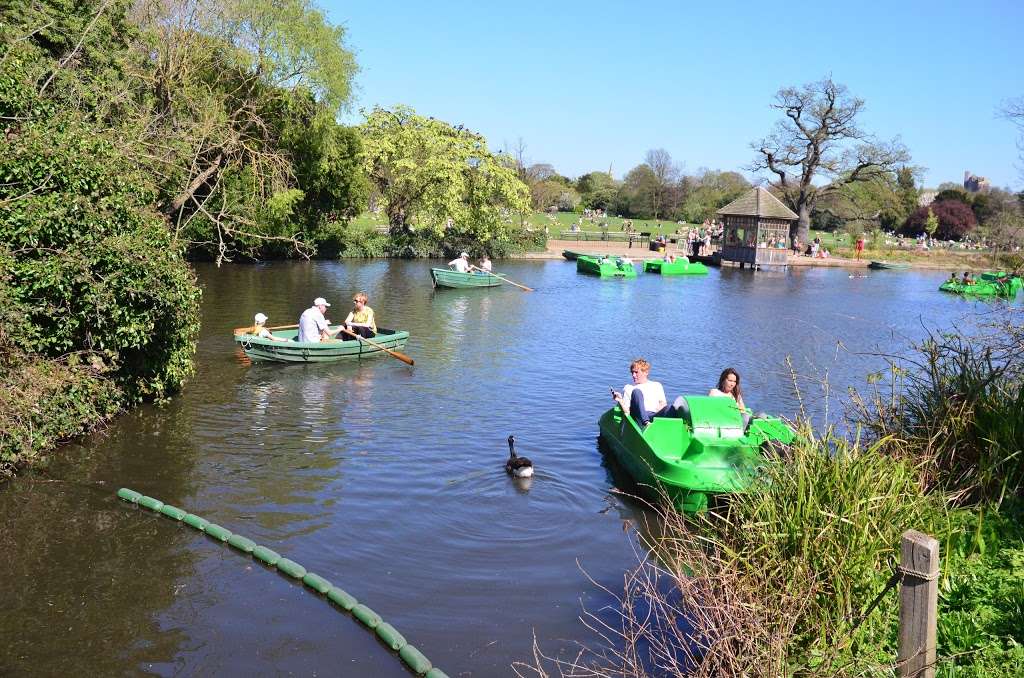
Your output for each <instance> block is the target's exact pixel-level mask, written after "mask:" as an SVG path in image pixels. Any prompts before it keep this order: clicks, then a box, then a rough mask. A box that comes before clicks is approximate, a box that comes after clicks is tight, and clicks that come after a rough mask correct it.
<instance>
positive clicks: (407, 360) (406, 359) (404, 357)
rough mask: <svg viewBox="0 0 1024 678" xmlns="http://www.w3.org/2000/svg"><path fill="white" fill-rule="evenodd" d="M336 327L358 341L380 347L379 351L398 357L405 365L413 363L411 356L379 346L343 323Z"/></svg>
mask: <svg viewBox="0 0 1024 678" xmlns="http://www.w3.org/2000/svg"><path fill="white" fill-rule="evenodd" d="M338 329H340V330H341V331H342V332H344V333H345V334H351V335H352V336H353V337H355V338H356V339H358V340H359V341H362V342H365V343H367V344H369V345H370V346H373V347H374V348H377V349H380V350H381V351H384V352H385V353H387V354H388V355H389V356H391V357H392V358H398V359H399V360H401V361H402V362H403V363H405V364H406V365H414V364H415V361H414V360H413V359H412V358H410V357H409V356H407V355H405V354H404V353H399V352H398V351H392V350H391V349H390V348H385V347H384V346H381V345H380V344H378V343H377V342H376V341H371V340H370V339H367V338H366V337H364V336H362V335H359V334H356V333H355V332H353V331H352V330H349V329H346V328H345V326H344V325H342V326H341V327H339V328H338Z"/></svg>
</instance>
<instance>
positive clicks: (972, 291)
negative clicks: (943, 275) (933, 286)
mask: <svg viewBox="0 0 1024 678" xmlns="http://www.w3.org/2000/svg"><path fill="white" fill-rule="evenodd" d="M1022 286H1024V281H1022V280H1021V278H1020V276H1017V275H1014V276H1007V275H1006V273H1004V272H1003V271H989V272H987V273H982V274H981V275H979V276H978V277H977V278H976V279H975V282H974V284H973V285H965V284H963V283H962V282H959V281H953V280H947V281H946V282H944V283H942V284H941V285H940V286H939V290H941V291H942V292H950V293H952V294H962V295H964V296H966V297H1005V298H1006V299H1013V298H1014V297H1016V296H1017V292H1020V289H1021V287H1022Z"/></svg>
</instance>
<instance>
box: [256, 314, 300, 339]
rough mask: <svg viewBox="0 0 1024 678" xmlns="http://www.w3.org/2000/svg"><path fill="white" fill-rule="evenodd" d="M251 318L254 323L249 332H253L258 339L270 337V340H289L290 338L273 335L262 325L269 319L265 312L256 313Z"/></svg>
mask: <svg viewBox="0 0 1024 678" xmlns="http://www.w3.org/2000/svg"><path fill="white" fill-rule="evenodd" d="M253 320H254V321H255V324H254V325H253V326H252V331H251V332H250V334H255V335H256V336H257V337H259V338H260V339H270V340H271V341H291V339H285V338H284V337H275V336H274V335H273V334H271V333H270V330H268V329H267V328H266V327H264V325H266V324H267V320H269V318H268V317H267V316H266V315H265V314H263V313H257V314H256V317H255V318H253Z"/></svg>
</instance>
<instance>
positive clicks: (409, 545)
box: [0, 260, 984, 676]
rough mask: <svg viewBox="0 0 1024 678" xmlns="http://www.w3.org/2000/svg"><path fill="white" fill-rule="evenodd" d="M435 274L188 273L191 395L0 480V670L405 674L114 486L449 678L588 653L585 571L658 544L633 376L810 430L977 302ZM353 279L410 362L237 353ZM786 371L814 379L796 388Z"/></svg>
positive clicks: (750, 280) (931, 288)
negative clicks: (617, 401) (269, 325)
mask: <svg viewBox="0 0 1024 678" xmlns="http://www.w3.org/2000/svg"><path fill="white" fill-rule="evenodd" d="M431 263H432V262H409V261H397V260H387V261H372V262H293V263H286V264H272V265H255V266H232V267H224V268H221V269H216V268H214V267H212V266H199V267H198V272H199V276H200V280H201V281H202V284H203V286H204V288H205V294H204V305H203V310H202V313H203V327H202V334H201V336H200V339H199V344H198V353H197V374H196V377H195V378H194V379H193V380H192V381H191V382H190V383H189V384H188V386H187V388H186V390H185V393H184V394H183V395H182V396H181V397H179V398H176V399H174V400H173V401H171V402H170V403H169V404H167V405H165V406H162V407H147V408H143V409H141V410H139V411H137V412H134V413H131V414H129V415H127V416H125V417H122V418H121V419H119V420H118V421H117V422H115V423H114V424H113V425H112V426H111V428H110V430H109V431H108V432H107V433H106V434H104V435H98V436H93V437H91V438H89V439H87V440H85V441H83V444H82V445H79V446H71V447H69V448H67V449H66V450H65V451H64V453H63V454H62V455H59V456H58V457H57V459H56V460H55V462H54V464H53V465H52V468H51V470H50V471H49V475H48V476H47V477H46V478H45V479H46V480H59V481H62V482H56V483H49V482H47V483H37V484H33V483H17V484H15V485H12V486H8V487H6V488H4V489H3V490H2V491H0V527H2V528H3V530H2V532H0V565H2V566H3V567H4V569H3V570H2V571H3V572H4V573H9V576H7V577H5V578H4V579H3V583H2V584H0V609H3V610H4V611H5V614H3V615H0V634H2V635H3V637H4V639H5V643H3V644H0V647H3V649H0V673H5V672H6V673H23V672H25V670H26V669H25V667H30V669H31V670H32V671H34V672H37V673H41V674H54V673H62V672H65V671H68V670H78V671H80V670H82V669H83V668H84V669H86V670H87V671H88V672H89V673H95V674H101V675H120V674H131V673H137V672H144V671H148V672H155V673H162V674H175V673H181V674H200V673H205V674H208V675H215V674H218V673H235V674H238V673H253V674H275V673H287V672H293V673H298V674H301V675H311V674H313V673H330V674H335V673H338V672H339V669H338V667H339V666H345V667H346V668H348V669H350V671H349V673H351V674H352V675H368V674H371V673H372V674H374V675H381V676H389V675H394V676H400V675H406V674H405V672H404V670H403V669H402V668H401V666H400V665H399V664H398V662H397V660H395V659H394V657H392V656H391V655H390V654H389V653H387V652H386V651H384V650H383V649H382V648H381V646H380V644H379V643H378V642H377V641H376V640H374V639H373V638H372V636H370V635H369V634H367V633H366V632H365V631H364V630H363V629H361V628H360V627H359V626H358V625H356V624H354V623H353V622H352V621H351V619H349V618H347V617H346V616H344V615H338V614H337V613H336V612H335V611H333V610H331V609H330V608H329V607H328V606H326V605H324V604H323V603H322V600H319V599H318V598H316V597H315V596H311V595H309V594H308V592H306V591H304V589H303V587H302V586H300V585H299V586H297V585H295V584H294V583H292V582H288V581H287V580H284V579H282V578H280V577H278V576H277V575H274V574H273V573H271V572H267V571H266V570H264V569H263V568H261V567H259V566H254V564H253V563H252V561H251V560H250V559H245V558H244V557H241V556H239V555H238V554H236V553H234V552H233V551H230V550H228V549H225V548H224V547H222V546H218V545H216V544H213V543H212V542H211V541H210V540H208V539H206V538H205V537H202V536H196V534H195V533H194V532H191V531H189V530H184V531H183V530H179V529H177V528H176V526H175V525H173V524H171V523H170V522H169V521H166V520H162V519H158V518H156V517H153V516H147V515H144V514H139V513H138V512H133V511H132V510H131V509H130V508H129V507H127V506H125V505H123V504H121V503H120V502H118V501H117V500H116V499H114V498H113V492H114V491H115V490H116V488H117V487H120V486H130V487H134V488H135V489H138V490H140V491H143V492H146V493H147V494H150V495H152V496H156V497H159V498H160V499H163V500H165V501H169V502H171V503H174V504H176V505H179V506H182V507H185V508H187V509H189V510H191V511H193V512H195V513H198V514H200V515H204V516H206V517H208V518H210V519H212V520H215V521H216V522H219V523H220V524H222V525H224V526H226V527H228V528H229V529H232V530H233V531H237V532H241V533H243V534H245V535H246V536H248V537H250V538H252V539H254V540H255V541H257V542H258V543H262V544H266V545H268V546H270V547H272V548H274V549H275V550H277V551H279V552H281V553H284V554H286V555H288V557H290V558H292V559H294V560H296V561H297V562H300V563H302V564H303V565H305V566H306V567H307V568H309V569H311V570H314V571H316V572H317V573H319V574H321V575H323V576H325V577H327V578H328V579H331V580H333V581H335V582H336V583H338V584H339V585H341V586H343V587H344V588H346V589H347V590H349V591H350V592H351V593H353V594H354V595H356V596H357V597H358V598H360V599H361V600H365V601H366V602H367V603H369V604H370V605H371V606H372V607H373V608H374V609H375V610H377V611H378V612H379V613H380V614H381V615H382V616H383V617H384V618H385V619H387V620H388V621H390V622H391V623H393V624H394V625H395V626H396V627H397V628H398V629H399V630H400V631H401V632H402V633H403V634H404V635H405V636H406V637H407V638H408V639H409V640H410V641H411V642H413V643H415V644H416V645H417V646H418V647H420V648H421V649H423V650H424V652H426V654H427V655H428V656H429V657H430V658H431V659H432V660H433V661H434V662H435V663H436V664H437V665H439V666H442V667H443V668H444V669H445V670H446V671H447V672H448V673H449V674H450V675H456V674H458V673H459V672H467V673H469V674H472V675H496V674H504V673H507V672H508V666H509V664H510V663H511V662H512V661H514V660H517V659H522V658H524V657H528V656H529V655H530V649H531V643H532V639H533V633H534V632H536V634H537V637H538V638H540V639H542V640H544V641H546V645H545V649H547V650H551V651H559V650H565V651H569V649H570V648H571V643H570V642H569V641H562V640H559V639H566V638H578V637H580V634H581V627H580V624H579V621H578V615H579V612H580V601H581V600H583V601H590V603H597V607H600V605H602V604H604V602H607V595H606V594H604V593H602V592H600V591H599V590H597V589H595V588H594V587H593V585H592V584H591V583H590V582H589V581H588V580H587V578H586V577H584V576H583V574H582V573H581V572H580V567H581V566H582V567H583V568H584V569H586V571H587V572H588V574H589V575H590V576H592V577H593V578H594V579H595V580H596V581H598V582H600V583H603V584H606V585H608V586H609V587H610V588H611V590H613V591H614V590H616V587H617V586H621V581H622V573H623V572H624V571H625V570H626V569H628V568H629V567H631V566H633V565H634V564H635V563H636V553H635V548H636V541H635V540H636V539H637V534H638V532H637V531H638V530H639V531H640V534H643V535H646V536H652V537H653V536H656V534H655V533H653V532H651V528H650V527H649V525H653V524H655V523H650V522H648V520H647V519H648V517H649V516H648V514H647V512H646V511H645V510H644V508H643V505H642V503H640V502H637V501H634V500H633V499H631V498H629V496H628V494H631V493H633V492H632V491H633V490H634V489H635V488H631V487H630V486H629V483H628V478H624V477H622V476H621V475H620V474H619V473H617V472H616V470H615V468H614V464H613V463H609V460H608V459H607V458H605V457H603V456H602V454H601V452H600V450H599V449H598V447H597V445H596V442H595V436H596V433H597V419H598V417H599V416H600V414H601V413H602V412H603V411H604V410H605V409H606V408H607V407H608V406H609V404H610V400H609V398H608V394H607V389H608V387H609V386H615V387H616V388H620V387H621V385H622V384H623V383H624V382H626V381H628V378H629V375H628V373H627V369H626V367H627V365H628V364H629V361H630V360H631V359H633V358H635V357H637V356H638V355H642V356H644V357H646V358H647V359H648V360H650V361H651V362H652V364H653V366H654V368H653V372H652V375H653V376H654V377H655V378H656V379H658V380H659V381H661V382H662V383H663V384H664V385H665V388H666V391H668V392H669V393H671V394H680V393H683V394H687V393H706V392H707V390H708V389H709V388H710V387H711V386H713V385H714V383H715V380H716V379H717V377H718V374H719V372H720V371H721V370H722V368H723V367H725V366H733V367H735V368H736V369H737V370H739V372H740V373H741V374H742V375H743V386H744V390H745V395H746V400H747V402H748V404H749V405H750V406H751V407H752V408H753V409H754V410H764V411H767V412H771V413H778V414H782V415H788V416H792V415H793V414H795V413H796V412H797V410H798V408H799V407H800V406H801V405H803V406H804V407H805V408H806V409H807V410H808V412H809V413H810V414H812V415H815V416H818V417H819V418H821V417H824V415H825V413H826V409H825V398H824V391H823V386H822V384H823V383H824V382H825V380H826V378H827V381H828V383H829V384H830V388H831V389H832V390H833V391H843V390H844V389H845V388H846V387H847V386H850V385H855V386H856V385H863V384H864V376H865V375H866V374H867V373H868V372H870V371H874V370H876V369H878V368H879V366H880V360H879V359H878V358H876V357H873V356H871V355H870V353H871V352H872V351H874V350H876V349H880V350H885V351H891V350H893V349H894V348H896V347H901V346H903V345H904V344H905V342H906V340H907V338H914V337H920V336H922V333H923V329H922V319H923V320H924V322H926V323H933V324H936V325H939V326H948V325H949V324H950V323H952V322H953V321H954V320H956V319H958V318H960V317H962V316H963V315H964V314H965V313H968V312H973V311H974V310H975V309H977V308H984V306H982V305H979V304H977V303H971V302H964V301H963V300H962V299H959V298H956V297H951V296H946V295H941V294H939V293H937V292H936V291H935V288H936V287H937V286H938V284H939V283H940V282H941V279H942V278H944V277H945V274H943V273H941V272H939V273H936V274H930V273H916V272H910V273H908V274H901V275H900V276H899V277H898V278H896V277H894V276H892V275H886V274H882V275H876V274H868V275H867V277H865V278H853V279H851V278H849V277H848V273H847V272H846V271H842V270H824V269H815V270H793V271H789V272H786V273H780V274H771V275H763V274H758V275H756V276H755V275H751V274H750V272H748V271H735V270H722V271H718V270H713V271H711V272H710V274H709V275H708V276H701V277H699V278H698V277H693V278H662V277H660V276H655V275H640V276H639V277H638V278H637V279H636V280H631V281H621V280H615V281H601V280H597V279H594V278H590V277H587V276H579V275H577V274H576V273H575V267H574V266H573V265H572V264H570V263H562V262H545V263H538V262H523V261H519V262H503V264H502V266H501V268H502V271H503V272H504V273H506V274H507V275H508V276H509V277H510V278H511V279H513V280H516V281H519V282H522V283H524V284H526V285H529V286H530V287H534V288H535V289H536V291H535V292H531V293H525V292H522V291H520V290H518V289H516V288H512V287H500V288H491V289H486V290H466V291H459V290H443V291H434V290H432V289H431V286H430V279H429V268H430V265H431ZM359 289H363V290H366V291H367V292H368V294H369V295H370V298H371V302H370V303H371V305H372V306H373V307H374V309H375V311H376V312H377V314H378V318H379V322H380V323H381V325H382V326H385V327H395V328H400V329H406V330H409V331H410V333H411V338H410V341H409V343H408V345H407V346H406V348H405V349H404V352H407V353H409V354H410V355H411V356H413V357H414V358H415V359H416V366H415V368H412V369H410V368H408V367H407V366H405V365H404V364H402V363H400V362H399V361H396V360H394V359H390V358H386V357H378V358H373V359H366V360H362V361H356V362H351V363H335V364H327V365H261V364H254V365H243V364H240V363H239V362H237V360H236V357H235V354H234V349H235V347H234V345H233V343H232V340H231V329H232V328H234V327H238V326H242V325H244V324H246V323H247V322H249V321H250V320H251V318H252V314H253V313H255V312H256V311H263V312H264V313H267V314H268V315H270V317H271V318H273V319H274V321H275V322H276V323H278V324H289V323H293V322H295V320H296V319H297V318H298V315H299V313H301V312H302V310H303V309H305V308H306V307H308V305H309V303H310V302H311V301H312V299H313V298H315V297H317V296H324V297H326V298H327V299H328V300H330V301H332V303H335V304H336V306H334V307H332V309H333V310H334V311H335V316H337V315H338V314H339V313H343V312H345V308H346V306H347V303H348V301H347V300H348V299H350V298H351V296H352V294H353V293H354V292H355V291H357V290H359ZM787 356H789V357H791V359H792V363H793V366H794V368H795V370H796V371H797V372H798V373H800V374H802V375H806V376H802V377H800V378H798V380H797V381H796V382H794V381H793V379H792V375H791V373H790V371H789V368H788V367H787V365H786V358H787ZM794 383H795V384H796V385H798V386H799V387H800V391H801V398H797V396H796V393H795V390H794ZM510 433H513V434H515V435H516V436H517V439H518V440H519V441H520V443H521V444H522V450H521V451H522V453H523V454H525V455H526V456H528V457H529V458H530V459H531V460H533V462H534V463H535V464H536V467H537V471H536V473H535V475H534V477H533V478H531V479H529V480H526V481H523V480H512V479H510V478H509V477H508V475H507V474H506V473H505V471H504V463H505V460H506V459H507V455H508V448H507V444H506V442H505V440H506V438H507V436H508V435H509V434H510ZM64 481H74V482H70V483H69V482H64ZM83 563H85V564H87V565H83ZM523 581H529V588H530V591H529V595H526V596H524V595H523V591H522V584H521V583H522V582H523ZM267 601H272V602H273V604H272V605H268V604H267ZM51 603H52V605H51ZM591 607H592V609H596V608H594V607H593V605H591ZM8 611H12V612H8ZM65 619H70V623H68V624H64V625H63V626H62V625H61V624H62V623H63V621H64V620H65ZM254 620H261V622H260V623H256V622H255V621H254ZM438 620H444V623H438ZM50 629H60V633H59V634H56V633H52V632H50ZM552 646H554V647H552ZM69 648H74V649H73V650H71V649H69Z"/></svg>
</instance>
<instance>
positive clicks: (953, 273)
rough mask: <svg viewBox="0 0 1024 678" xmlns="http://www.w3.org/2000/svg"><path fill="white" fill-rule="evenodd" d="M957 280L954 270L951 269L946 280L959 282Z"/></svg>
mask: <svg viewBox="0 0 1024 678" xmlns="http://www.w3.org/2000/svg"><path fill="white" fill-rule="evenodd" d="M959 281H960V280H959V278H958V277H957V274H956V271H953V272H952V273H950V274H949V280H947V281H946V282H947V283H955V282H959Z"/></svg>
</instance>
